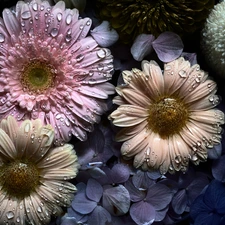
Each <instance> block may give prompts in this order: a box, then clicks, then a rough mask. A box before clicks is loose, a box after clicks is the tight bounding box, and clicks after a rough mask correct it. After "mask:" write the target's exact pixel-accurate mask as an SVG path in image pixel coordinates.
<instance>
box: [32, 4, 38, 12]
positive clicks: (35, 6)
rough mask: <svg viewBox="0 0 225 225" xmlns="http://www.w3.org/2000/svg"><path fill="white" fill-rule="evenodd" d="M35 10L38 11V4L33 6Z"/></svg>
mask: <svg viewBox="0 0 225 225" xmlns="http://www.w3.org/2000/svg"><path fill="white" fill-rule="evenodd" d="M32 8H33V10H34V11H37V10H38V4H37V3H34V4H33V6H32Z"/></svg>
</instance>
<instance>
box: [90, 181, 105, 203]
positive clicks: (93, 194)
mask: <svg viewBox="0 0 225 225" xmlns="http://www.w3.org/2000/svg"><path fill="white" fill-rule="evenodd" d="M102 193H103V188H102V186H101V185H100V184H99V183H98V181H96V180H94V179H89V180H88V182H87V188H86V195H87V197H88V198H89V199H91V200H93V201H95V202H99V201H100V199H101V197H102Z"/></svg>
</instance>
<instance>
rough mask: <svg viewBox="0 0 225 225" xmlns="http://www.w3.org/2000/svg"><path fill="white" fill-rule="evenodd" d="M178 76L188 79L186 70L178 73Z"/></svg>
mask: <svg viewBox="0 0 225 225" xmlns="http://www.w3.org/2000/svg"><path fill="white" fill-rule="evenodd" d="M178 74H179V75H180V77H183V78H184V77H187V73H186V71H184V70H180V71H179V72H178Z"/></svg>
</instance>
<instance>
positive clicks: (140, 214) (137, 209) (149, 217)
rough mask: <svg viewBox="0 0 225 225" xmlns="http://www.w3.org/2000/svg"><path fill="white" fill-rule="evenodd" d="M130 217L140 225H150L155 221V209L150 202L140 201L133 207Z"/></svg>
mask: <svg viewBox="0 0 225 225" xmlns="http://www.w3.org/2000/svg"><path fill="white" fill-rule="evenodd" d="M130 216H131V218H132V219H133V220H134V221H135V222H136V223H137V224H138V225H150V224H152V223H153V222H154V220H155V209H154V207H153V206H152V205H150V204H149V203H148V202H145V201H140V202H137V203H133V204H132V205H131V207H130Z"/></svg>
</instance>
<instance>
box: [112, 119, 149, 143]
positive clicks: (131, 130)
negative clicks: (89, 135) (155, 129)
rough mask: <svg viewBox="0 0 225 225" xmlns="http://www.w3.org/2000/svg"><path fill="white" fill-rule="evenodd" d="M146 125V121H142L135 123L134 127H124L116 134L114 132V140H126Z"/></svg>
mask: <svg viewBox="0 0 225 225" xmlns="http://www.w3.org/2000/svg"><path fill="white" fill-rule="evenodd" d="M147 125H148V122H147V121H143V122H142V123H140V124H137V125H136V126H134V127H126V128H123V129H121V130H120V131H119V132H118V133H117V134H116V138H115V139H116V141H119V142H120V141H121V142H122V141H127V140H129V139H131V138H133V137H134V136H135V135H136V134H138V133H140V132H141V131H142V130H143V129H144V128H145V127H146V126H147Z"/></svg>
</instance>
